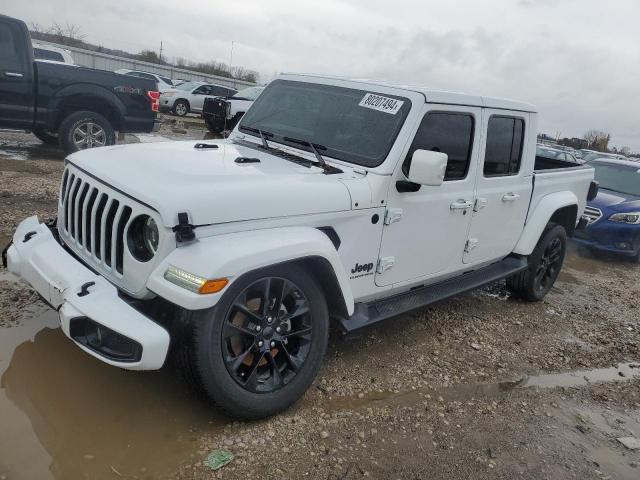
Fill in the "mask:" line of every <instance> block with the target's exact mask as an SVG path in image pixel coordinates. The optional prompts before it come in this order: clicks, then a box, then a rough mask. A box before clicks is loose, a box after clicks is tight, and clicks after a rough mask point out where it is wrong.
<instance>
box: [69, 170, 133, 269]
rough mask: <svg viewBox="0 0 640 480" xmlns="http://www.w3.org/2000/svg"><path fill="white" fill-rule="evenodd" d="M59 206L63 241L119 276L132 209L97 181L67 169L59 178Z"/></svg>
mask: <svg viewBox="0 0 640 480" xmlns="http://www.w3.org/2000/svg"><path fill="white" fill-rule="evenodd" d="M59 208H60V211H59V218H58V222H59V226H58V230H59V231H60V232H61V234H62V236H63V237H64V239H65V243H67V244H68V245H69V246H71V247H73V248H74V249H75V250H78V251H81V252H83V253H85V254H86V255H89V256H91V257H92V259H93V261H94V262H95V263H97V264H99V265H101V266H103V267H104V268H106V269H107V270H111V271H112V272H114V273H115V274H116V275H118V276H122V275H123V273H124V272H123V265H124V261H123V258H124V248H125V242H126V238H125V232H126V227H127V223H128V222H129V219H130V218H131V212H132V208H131V207H130V206H129V205H125V204H124V202H122V201H121V200H118V199H116V198H114V197H113V195H110V194H109V192H108V191H107V189H106V188H104V187H103V186H102V185H101V184H99V183H98V182H95V181H92V180H91V179H90V178H87V177H86V176H84V175H80V174H78V173H74V172H72V171H70V169H68V168H67V169H66V170H65V172H64V176H63V177H62V186H61V189H60V207H59Z"/></svg>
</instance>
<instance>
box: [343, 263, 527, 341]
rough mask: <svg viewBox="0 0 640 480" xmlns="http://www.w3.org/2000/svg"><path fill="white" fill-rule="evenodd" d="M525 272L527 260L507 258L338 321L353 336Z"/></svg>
mask: <svg viewBox="0 0 640 480" xmlns="http://www.w3.org/2000/svg"><path fill="white" fill-rule="evenodd" d="M526 268H527V260H526V258H516V257H507V258H505V259H504V260H502V261H500V262H498V263H494V264H492V265H489V266H488V267H484V268H481V269H479V270H473V271H470V272H467V273H465V274H463V275H460V276H457V277H454V278H451V279H449V280H445V281H444V282H441V283H435V284H432V285H427V286H424V287H420V288H417V289H414V290H410V291H408V292H405V293H401V294H399V295H395V296H393V297H390V298H385V299H382V300H377V301H374V302H370V303H356V306H355V307H356V308H355V311H354V313H353V315H352V316H351V317H349V318H348V319H346V320H345V319H341V320H340V323H341V324H342V328H344V330H345V331H347V332H352V331H354V330H357V329H359V328H362V327H366V326H368V325H371V324H374V323H376V322H379V321H381V320H385V319H387V318H390V317H394V316H396V315H399V314H401V313H405V312H409V311H411V310H415V309H416V308H420V307H424V306H426V305H429V304H431V303H435V302H438V301H440V300H444V299H445V298H448V297H451V296H453V295H457V294H459V293H464V292H468V291H469V290H474V289H476V288H478V287H482V286H484V285H487V284H489V283H493V282H495V281H498V280H501V279H503V278H506V277H509V276H511V275H513V274H515V273H518V272H521V271H523V270H525V269H526Z"/></svg>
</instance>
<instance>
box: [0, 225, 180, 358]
mask: <svg viewBox="0 0 640 480" xmlns="http://www.w3.org/2000/svg"><path fill="white" fill-rule="evenodd" d="M5 250H6V251H4V252H3V263H6V266H7V268H8V269H9V271H11V272H12V273H14V274H15V275H17V276H18V277H20V278H21V279H22V280H24V281H26V282H27V283H28V284H29V285H31V286H32V287H33V288H34V289H35V290H36V291H37V292H38V293H39V294H40V295H41V296H42V297H43V298H44V300H45V301H46V302H47V303H49V305H51V306H52V307H53V308H55V309H56V310H57V311H58V312H59V315H60V324H61V327H62V331H63V332H64V333H65V335H66V336H67V337H69V338H70V339H71V340H73V341H74V342H75V343H76V344H77V345H78V346H79V347H80V348H82V349H83V350H84V351H85V352H87V353H89V354H90V355H93V356H94V357H96V358H98V359H100V360H102V361H104V362H106V363H108V364H110V365H114V366H117V367H121V368H125V369H128V370H157V369H159V368H160V367H162V365H163V364H164V361H165V358H166V356H167V351H168V349H169V333H168V332H167V330H165V329H164V328H163V327H162V326H160V325H158V324H157V323H155V322H154V321H152V320H151V319H149V318H148V317H146V316H145V315H143V314H142V313H140V312H139V311H138V310H136V309H135V308H133V307H132V306H131V305H129V304H128V303H127V302H126V301H125V300H123V299H122V298H121V297H120V296H119V295H118V290H117V288H116V287H115V286H113V285H112V284H111V283H109V282H108V281H107V280H106V279H104V278H103V277H101V276H100V275H97V274H95V273H94V272H93V271H91V270H90V269H88V268H87V267H85V266H84V265H83V264H82V263H81V262H80V261H78V260H77V259H76V258H75V257H73V256H72V255H71V254H69V253H68V252H67V251H66V250H65V249H64V248H63V247H62V246H61V245H60V244H59V243H58V242H57V241H56V239H55V237H54V235H53V233H52V231H51V230H50V229H49V227H48V226H47V225H45V224H44V223H40V222H39V221H38V217H35V216H33V217H29V218H27V219H25V220H23V221H22V223H20V225H19V226H18V228H17V230H16V232H15V234H14V235H13V243H12V244H10V245H9V246H8V247H7V248H6V249H5ZM4 257H6V258H4Z"/></svg>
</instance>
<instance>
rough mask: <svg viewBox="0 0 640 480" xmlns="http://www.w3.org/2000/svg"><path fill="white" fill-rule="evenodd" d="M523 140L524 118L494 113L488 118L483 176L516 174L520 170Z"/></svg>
mask: <svg viewBox="0 0 640 480" xmlns="http://www.w3.org/2000/svg"><path fill="white" fill-rule="evenodd" d="M523 142H524V120H522V119H521V118H514V117H501V116H496V115H494V116H492V117H491V118H489V125H488V127H487V149H486V151H485V154H484V176H485V177H500V176H505V175H516V174H517V173H518V172H519V171H520V160H521V159H522V145H523Z"/></svg>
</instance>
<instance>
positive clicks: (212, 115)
mask: <svg viewBox="0 0 640 480" xmlns="http://www.w3.org/2000/svg"><path fill="white" fill-rule="evenodd" d="M263 90H264V87H248V88H245V89H243V90H240V91H239V92H238V93H236V94H235V95H232V96H230V97H226V98H225V97H215V98H206V99H205V101H204V106H203V108H202V118H204V121H205V123H206V125H207V128H208V129H209V131H210V132H213V133H222V132H223V131H224V130H233V129H234V128H235V126H236V125H237V124H238V122H239V121H240V119H241V118H242V116H243V115H244V114H245V113H246V111H247V110H248V109H249V107H250V106H251V105H253V102H254V101H255V100H256V99H257V98H258V97H259V96H260V94H261V93H262V91H263Z"/></svg>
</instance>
